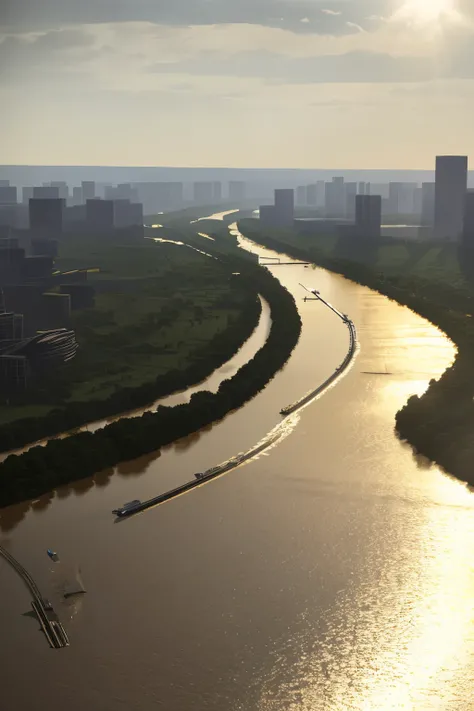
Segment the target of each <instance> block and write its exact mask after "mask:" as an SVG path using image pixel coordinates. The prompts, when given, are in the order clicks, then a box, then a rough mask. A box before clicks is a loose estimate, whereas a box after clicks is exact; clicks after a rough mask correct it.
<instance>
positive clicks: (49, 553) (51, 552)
mask: <svg viewBox="0 0 474 711" xmlns="http://www.w3.org/2000/svg"><path fill="white" fill-rule="evenodd" d="M47 553H48V555H49V557H50V558H51V560H53V561H54V562H55V563H57V562H58V560H59V556H58V554H57V553H56V552H55V551H52V550H51V548H48V550H47Z"/></svg>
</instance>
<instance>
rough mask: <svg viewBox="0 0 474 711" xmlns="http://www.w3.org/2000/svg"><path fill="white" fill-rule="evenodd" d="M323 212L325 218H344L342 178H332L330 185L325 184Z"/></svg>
mask: <svg viewBox="0 0 474 711" xmlns="http://www.w3.org/2000/svg"><path fill="white" fill-rule="evenodd" d="M325 211H326V217H344V214H345V194H344V178H333V179H332V182H331V183H326V185H325Z"/></svg>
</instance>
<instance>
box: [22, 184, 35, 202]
mask: <svg viewBox="0 0 474 711" xmlns="http://www.w3.org/2000/svg"><path fill="white" fill-rule="evenodd" d="M33 192H34V188H33V187H27V188H23V189H22V191H21V201H22V203H23V204H24V205H28V204H29V202H30V200H31V198H32V197H33Z"/></svg>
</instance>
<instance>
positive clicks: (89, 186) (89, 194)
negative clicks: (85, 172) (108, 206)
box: [81, 180, 96, 203]
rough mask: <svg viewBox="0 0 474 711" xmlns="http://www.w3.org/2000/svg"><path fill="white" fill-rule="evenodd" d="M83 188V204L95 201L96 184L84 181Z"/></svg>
mask: <svg viewBox="0 0 474 711" xmlns="http://www.w3.org/2000/svg"><path fill="white" fill-rule="evenodd" d="M81 188H82V202H84V203H85V202H86V201H87V200H93V199H94V198H95V197H96V191H95V182H94V181H93V180H83V181H82V183H81Z"/></svg>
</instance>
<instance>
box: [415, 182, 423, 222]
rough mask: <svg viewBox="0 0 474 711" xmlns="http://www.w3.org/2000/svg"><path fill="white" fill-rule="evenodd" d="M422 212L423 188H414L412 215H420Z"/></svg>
mask: <svg viewBox="0 0 474 711" xmlns="http://www.w3.org/2000/svg"><path fill="white" fill-rule="evenodd" d="M422 212H423V188H415V190H414V192H413V213H414V214H415V215H421V213H422Z"/></svg>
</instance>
